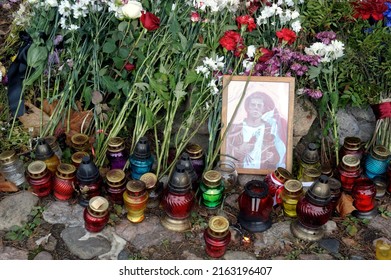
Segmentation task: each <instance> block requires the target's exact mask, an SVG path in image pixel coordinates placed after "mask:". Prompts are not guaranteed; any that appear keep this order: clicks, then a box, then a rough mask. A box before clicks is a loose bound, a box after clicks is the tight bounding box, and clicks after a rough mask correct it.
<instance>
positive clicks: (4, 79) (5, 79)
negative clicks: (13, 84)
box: [1, 75, 8, 86]
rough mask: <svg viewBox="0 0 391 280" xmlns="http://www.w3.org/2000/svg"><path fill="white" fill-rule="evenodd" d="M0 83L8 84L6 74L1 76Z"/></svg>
mask: <svg viewBox="0 0 391 280" xmlns="http://www.w3.org/2000/svg"><path fill="white" fill-rule="evenodd" d="M1 83H2V84H3V86H6V85H8V76H7V75H5V76H4V77H3V79H2V80H1Z"/></svg>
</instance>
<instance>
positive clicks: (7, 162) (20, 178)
mask: <svg viewBox="0 0 391 280" xmlns="http://www.w3.org/2000/svg"><path fill="white" fill-rule="evenodd" d="M0 172H1V173H2V174H3V175H4V177H5V178H6V179H7V180H8V181H10V182H12V183H14V184H15V185H16V186H21V185H23V184H24V183H25V182H26V177H25V172H26V170H25V168H24V165H23V161H22V160H20V159H19V158H18V157H17V155H16V153H15V151H5V152H2V153H1V154H0Z"/></svg>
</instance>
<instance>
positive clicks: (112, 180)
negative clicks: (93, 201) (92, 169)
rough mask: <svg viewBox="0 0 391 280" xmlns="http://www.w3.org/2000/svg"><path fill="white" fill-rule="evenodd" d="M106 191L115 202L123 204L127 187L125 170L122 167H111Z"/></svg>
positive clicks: (107, 177) (107, 174)
mask: <svg viewBox="0 0 391 280" xmlns="http://www.w3.org/2000/svg"><path fill="white" fill-rule="evenodd" d="M105 185H106V186H105V187H106V193H107V197H108V198H109V200H110V201H111V202H112V203H114V204H119V205H123V204H124V198H123V194H124V192H125V189H126V178H125V172H124V171H123V170H122V169H111V170H109V171H108V172H107V173H106V182H105Z"/></svg>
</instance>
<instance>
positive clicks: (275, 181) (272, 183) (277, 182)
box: [264, 167, 293, 204]
mask: <svg viewBox="0 0 391 280" xmlns="http://www.w3.org/2000/svg"><path fill="white" fill-rule="evenodd" d="M289 179H293V176H292V174H291V173H290V172H289V171H288V170H286V169H285V168H282V167H278V168H277V169H276V170H274V172H272V173H269V174H267V175H266V176H265V179H264V182H265V183H266V184H267V186H268V188H269V194H270V196H271V197H273V198H274V202H275V203H274V204H276V203H278V202H277V201H276V197H275V195H276V192H277V190H278V189H280V188H283V187H284V183H285V182H286V181H287V180H289Z"/></svg>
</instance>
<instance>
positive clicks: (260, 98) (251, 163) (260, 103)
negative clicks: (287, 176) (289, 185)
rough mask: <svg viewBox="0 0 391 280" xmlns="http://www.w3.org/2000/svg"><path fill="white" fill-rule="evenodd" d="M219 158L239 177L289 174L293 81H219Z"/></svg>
mask: <svg viewBox="0 0 391 280" xmlns="http://www.w3.org/2000/svg"><path fill="white" fill-rule="evenodd" d="M223 88H224V90H223V97H222V125H223V127H222V134H221V135H222V137H223V138H222V140H223V142H222V146H221V157H229V158H231V159H234V161H235V163H236V166H237V170H238V173H239V174H260V175H266V174H269V173H271V172H273V171H274V170H276V169H277V167H283V168H285V169H287V170H288V171H290V172H292V157H293V152H292V149H293V147H292V146H293V143H292V140H293V109H294V89H295V79H294V78H293V77H258V76H251V77H249V76H229V75H226V76H224V77H223Z"/></svg>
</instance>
